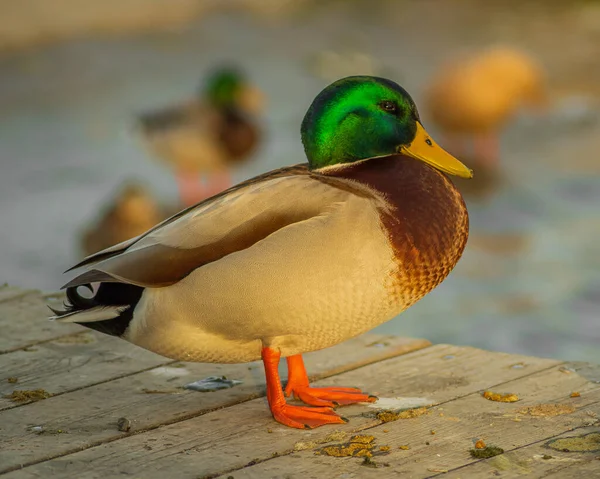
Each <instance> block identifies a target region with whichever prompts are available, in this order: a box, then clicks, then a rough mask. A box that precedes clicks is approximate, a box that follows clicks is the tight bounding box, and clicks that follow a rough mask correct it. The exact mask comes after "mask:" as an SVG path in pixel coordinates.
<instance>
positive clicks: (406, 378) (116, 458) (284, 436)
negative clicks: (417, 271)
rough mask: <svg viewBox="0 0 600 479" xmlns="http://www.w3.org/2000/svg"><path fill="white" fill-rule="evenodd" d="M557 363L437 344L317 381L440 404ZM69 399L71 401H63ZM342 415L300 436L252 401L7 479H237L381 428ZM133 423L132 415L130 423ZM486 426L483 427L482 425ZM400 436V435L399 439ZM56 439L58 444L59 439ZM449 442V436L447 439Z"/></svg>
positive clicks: (355, 412)
mask: <svg viewBox="0 0 600 479" xmlns="http://www.w3.org/2000/svg"><path fill="white" fill-rule="evenodd" d="M557 363H558V362H557V361H554V360H548V359H538V358H528V357H522V356H512V355H506V354H499V353H489V352H485V351H480V350H476V349H472V348H458V347H453V346H446V345H440V346H434V347H430V348H426V349H424V350H420V351H416V352H413V353H411V354H408V355H405V356H400V357H398V358H393V359H389V360H386V361H383V362H379V363H375V364H372V365H370V366H365V367H363V368H360V369H357V370H354V371H351V372H348V373H344V374H341V375H338V376H335V377H332V378H328V379H327V380H326V381H320V382H319V384H323V385H325V384H349V385H355V386H359V387H363V388H365V389H366V390H368V391H370V392H378V393H379V394H380V395H381V396H382V397H386V398H389V397H393V396H400V395H401V396H419V397H427V398H431V401H432V402H434V403H438V404H440V403H445V402H448V401H452V400H453V399H456V398H460V397H463V396H468V395H472V396H474V395H473V392H474V391H478V390H479V389H483V388H486V387H491V386H495V385H499V384H500V385H501V384H503V383H506V382H507V381H510V380H514V379H516V378H527V377H529V376H532V375H534V374H535V373H536V372H539V371H543V370H545V369H548V368H550V367H553V366H555V365H556V364H557ZM234 389H235V388H234ZM67 396H71V395H64V396H63V397H67ZM475 399H476V401H475V403H474V404H471V405H470V406H469V407H470V408H471V409H473V408H478V407H483V408H484V409H485V408H488V409H490V410H491V411H493V412H494V414H497V410H496V409H497V408H498V405H497V404H496V403H491V402H489V401H487V400H485V399H482V398H481V397H480V396H479V395H477V397H476V398H474V400H475ZM49 401H51V400H47V401H45V403H48V402H49ZM444 407H446V406H444ZM341 411H342V412H343V414H344V415H345V416H346V417H349V418H350V423H349V424H346V425H343V426H341V427H336V428H333V427H332V428H320V429H316V430H312V431H300V430H294V429H290V428H285V427H283V426H280V425H278V424H277V423H275V422H273V420H272V418H271V417H270V413H269V411H268V408H267V405H266V401H264V399H260V400H254V401H249V402H245V403H243V404H238V405H236V406H233V407H228V408H225V409H219V410H216V411H213V412H210V413H207V414H205V415H202V416H199V417H194V418H191V419H188V420H185V421H182V422H179V423H176V424H172V425H170V426H165V427H161V428H159V429H154V430H151V431H147V432H145V433H143V434H137V435H133V436H129V437H125V438H123V439H120V440H118V441H113V442H110V443H105V444H102V445H99V446H98V447H94V448H91V449H86V450H84V451H81V452H77V453H74V454H69V455H66V456H61V457H57V458H55V459H52V460H50V461H46V462H40V463H38V464H34V465H31V466H30V467H26V468H24V469H22V470H20V471H15V472H12V473H10V474H8V475H7V476H6V477H7V478H17V477H18V478H31V477H39V476H44V475H46V476H47V475H60V477H77V478H83V477H85V478H91V477H110V476H120V475H131V474H133V475H134V476H136V477H145V478H153V477H157V478H158V477H163V476H164V475H165V474H167V475H168V474H173V473H175V471H176V474H177V476H178V477H194V478H196V477H203V476H207V475H214V474H219V473H223V472H226V471H235V473H231V474H233V475H234V477H235V476H236V475H237V474H239V471H237V469H240V468H242V467H244V466H245V465H247V464H248V463H249V462H251V461H253V460H259V461H265V460H268V459H271V458H272V456H273V454H274V453H276V454H279V455H281V454H286V453H288V452H289V451H290V450H293V449H294V445H295V444H296V443H298V442H299V441H312V440H323V439H324V438H325V436H327V435H328V434H330V433H331V432H332V430H341V431H345V432H347V433H351V432H353V431H359V430H362V429H365V428H371V427H373V426H377V425H378V424H380V421H379V420H377V419H375V418H374V417H364V416H363V414H364V413H365V412H368V413H373V412H374V409H371V408H369V407H367V406H362V405H358V406H352V407H348V408H344V409H342V410H341ZM140 414H148V411H147V410H140ZM138 417H139V416H132V419H137V418H138ZM430 420H431V419H430V416H424V417H423V420H421V419H416V420H415V421H418V422H416V423H414V425H413V426H412V429H408V425H409V424H410V423H411V422H410V421H399V422H397V423H390V424H386V425H385V426H383V427H381V431H382V430H383V429H391V428H392V427H394V428H395V429H397V430H398V433H397V434H398V439H397V440H398V441H400V439H399V438H400V437H402V441H406V440H407V439H408V438H410V439H411V440H415V441H416V440H417V438H419V439H420V438H422V437H423V435H428V434H429V429H428V426H427V422H426V421H430ZM484 420H485V421H487V418H485V419H484ZM446 421H447V423H448V431H452V430H456V422H455V421H454V420H453V419H446ZM480 422H481V421H480ZM423 424H425V426H423ZM405 430H406V435H405V436H403V435H402V434H404V433H403V431H405ZM382 434H383V433H382ZM56 437H60V438H61V439H62V437H63V436H61V435H59V436H56ZM65 437H66V435H65ZM390 437H391V436H390ZM447 437H448V438H450V437H451V434H450V432H448V434H447ZM13 447H14V446H13ZM423 447H425V446H423ZM401 452H402V451H401ZM421 454H424V453H421ZM304 455H307V457H308V456H310V459H311V460H310V461H308V463H310V464H308V463H303V468H306V467H309V466H310V465H311V464H312V463H313V462H314V455H313V453H312V452H308V453H304ZM317 460H320V458H317ZM342 461H343V460H342ZM354 461H356V459H354ZM338 464H341V463H336V468H337V467H338ZM354 467H356V463H354ZM244 470H246V469H244ZM329 472H331V471H329ZM303 477H310V476H303ZM318 477H329V476H318Z"/></svg>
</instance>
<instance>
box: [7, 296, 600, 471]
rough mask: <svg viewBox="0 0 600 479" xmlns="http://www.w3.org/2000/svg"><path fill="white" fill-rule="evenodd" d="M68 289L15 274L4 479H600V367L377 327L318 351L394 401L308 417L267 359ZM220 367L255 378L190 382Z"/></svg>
mask: <svg viewBox="0 0 600 479" xmlns="http://www.w3.org/2000/svg"><path fill="white" fill-rule="evenodd" d="M60 301H61V298H60V297H52V296H48V295H46V296H44V295H41V294H40V293H39V292H35V291H24V290H20V289H17V288H11V287H2V288H0V327H1V328H2V329H1V330H2V334H1V335H0V475H1V476H2V479H25V478H27V479H29V478H40V477H52V478H78V479H79V478H112V477H119V478H121V477H132V478H148V479H150V478H165V477H174V478H194V479H196V478H216V477H219V478H224V479H229V478H234V479H246V478H302V479H309V478H340V479H346V478H363V477H365V478H370V477H377V478H388V477H390V478H391V477H398V476H399V475H400V477H403V478H429V477H438V476H439V477H444V478H448V479H450V478H452V479H458V478H463V479H466V478H495V477H501V478H512V477H519V478H520V477H523V476H526V477H528V478H537V477H549V478H557V479H559V478H594V477H599V478H600V421H599V414H600V366H597V365H592V364H587V363H566V362H563V361H559V360H554V359H542V358H535V357H527V356H518V355H511V354H503V353H495V352H489V351H482V350H479V349H474V348H470V347H458V346H450V345H444V344H440V345H435V346H432V345H430V344H429V343H428V342H427V341H425V340H421V339H409V338H401V337H394V336H381V335H368V334H367V335H364V336H362V337H359V338H356V339H353V340H350V341H347V342H346V343H343V344H341V345H338V346H336V347H333V348H330V349H327V350H323V351H318V352H315V353H311V354H307V355H306V356H305V360H306V365H307V369H308V371H309V374H311V375H313V376H314V377H315V378H317V379H319V380H318V381H317V384H321V385H345V386H357V387H361V388H363V389H364V390H366V391H369V392H370V393H373V394H376V395H377V396H378V397H379V398H380V400H379V402H378V403H376V404H375V405H355V406H349V407H344V408H340V409H339V411H341V413H342V414H343V415H344V416H345V417H347V418H348V419H349V420H350V421H349V423H348V424H345V425H343V426H337V425H336V426H331V427H327V426H325V427H321V428H318V429H314V430H307V431H303V430H295V429H290V428H286V427H284V426H281V425H280V424H278V423H276V422H274V421H273V419H272V418H271V416H270V413H269V410H268V407H267V404H266V400H265V398H264V376H263V370H262V365H261V364H260V363H248V364H236V365H215V364H194V363H180V362H176V361H171V360H169V359H166V358H163V357H161V356H158V355H155V354H153V353H151V352H148V351H145V350H143V349H141V348H137V347H135V346H133V345H131V344H129V343H127V342H125V341H122V340H119V339H116V338H111V337H108V336H105V335H102V334H99V333H95V332H93V331H90V330H88V329H85V328H82V327H80V326H78V325H65V324H58V323H52V322H50V321H46V320H45V318H46V316H47V314H48V310H47V308H46V304H47V303H48V302H50V303H52V302H56V303H59V302H60ZM208 376H226V377H227V378H230V379H237V380H240V381H242V383H241V384H240V385H237V386H234V387H231V388H228V389H223V390H218V391H214V392H206V393H201V392H196V391H190V390H187V389H183V388H182V386H183V385H185V384H187V383H190V382H193V381H195V380H197V379H202V378H206V377H208ZM35 390H40V391H37V393H35V394H37V395H38V396H44V395H47V394H46V393H48V395H51V396H50V397H48V398H46V399H40V400H35V401H32V400H23V399H25V397H24V396H27V395H28V394H33V393H27V392H26V393H19V392H18V391H35ZM486 391H487V392H488V394H487V395H488V396H489V394H490V393H497V394H498V395H504V396H503V397H504V399H505V400H516V401H515V402H498V401H493V400H489V399H486V398H485V397H484V394H483V393H484V392H486ZM19 399H21V401H19ZM492 399H498V397H496V396H492ZM422 406H425V407H426V408H423V407H422ZM407 408H409V410H408V412H404V413H401V414H394V412H397V411H398V410H400V409H407ZM382 411H384V412H387V413H384V414H382ZM390 412H391V413H390ZM122 418H124V419H122ZM119 420H121V427H119ZM128 426H129V427H130V428H129V430H126V429H127V427H128ZM120 429H122V430H120ZM498 448H500V449H498ZM502 451H503V452H502ZM483 456H491V457H483Z"/></svg>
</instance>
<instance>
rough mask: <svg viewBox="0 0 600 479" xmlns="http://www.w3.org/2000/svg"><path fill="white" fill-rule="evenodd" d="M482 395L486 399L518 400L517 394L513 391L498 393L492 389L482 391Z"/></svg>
mask: <svg viewBox="0 0 600 479" xmlns="http://www.w3.org/2000/svg"><path fill="white" fill-rule="evenodd" d="M483 397H484V398H485V399H487V400H488V401H495V402H517V401H518V400H519V396H517V395H516V394H514V393H505V394H500V393H495V392H492V391H484V392H483Z"/></svg>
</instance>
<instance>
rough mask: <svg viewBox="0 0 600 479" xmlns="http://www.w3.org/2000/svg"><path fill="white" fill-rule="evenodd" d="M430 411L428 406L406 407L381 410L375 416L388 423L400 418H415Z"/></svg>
mask: <svg viewBox="0 0 600 479" xmlns="http://www.w3.org/2000/svg"><path fill="white" fill-rule="evenodd" d="M428 413H429V410H428V409H427V408H426V407H419V408H416V409H406V410H404V411H379V412H378V413H377V414H376V415H375V417H376V418H377V419H379V420H380V421H382V422H384V423H386V422H393V421H397V420H398V419H413V418H416V417H419V416H423V415H424V414H428Z"/></svg>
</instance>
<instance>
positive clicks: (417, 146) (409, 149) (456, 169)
mask: <svg viewBox="0 0 600 479" xmlns="http://www.w3.org/2000/svg"><path fill="white" fill-rule="evenodd" d="M399 152H400V153H402V154H404V155H407V156H411V157H413V158H416V159H417V160H421V161H424V162H425V163H427V164H428V165H431V166H433V167H434V168H437V169H438V170H440V171H443V172H444V173H448V174H449V175H455V176H460V177H461V178H473V171H472V170H471V169H470V168H467V167H466V166H465V165H463V164H462V163H461V162H460V161H458V160H457V159H456V158H454V157H453V156H452V155H451V154H450V153H448V152H447V151H445V150H444V149H443V148H442V147H441V146H439V145H438V144H437V143H436V142H435V141H433V140H432V139H431V137H430V136H429V135H428V134H427V132H426V131H425V128H423V125H421V122H419V121H418V122H417V134H416V136H415V139H414V140H413V141H412V143H411V144H410V145H408V146H406V145H404V146H401V147H400V149H399Z"/></svg>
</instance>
